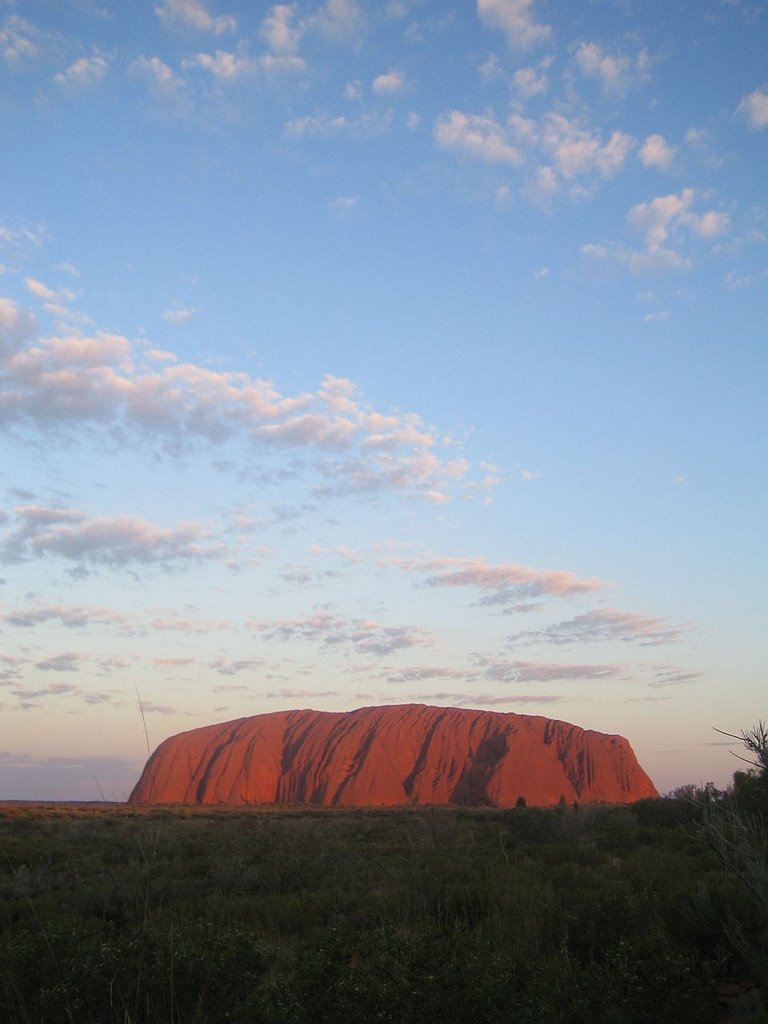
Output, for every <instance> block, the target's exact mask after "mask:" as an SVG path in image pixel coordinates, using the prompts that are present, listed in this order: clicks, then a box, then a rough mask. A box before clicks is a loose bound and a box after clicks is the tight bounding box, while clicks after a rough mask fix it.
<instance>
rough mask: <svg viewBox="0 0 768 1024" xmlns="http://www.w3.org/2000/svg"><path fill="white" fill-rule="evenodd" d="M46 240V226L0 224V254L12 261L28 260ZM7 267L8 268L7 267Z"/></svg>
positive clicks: (21, 261) (16, 262)
mask: <svg viewBox="0 0 768 1024" xmlns="http://www.w3.org/2000/svg"><path fill="white" fill-rule="evenodd" d="M44 240H45V228H43V227H38V228H37V229H34V228H28V227H24V226H19V227H11V226H10V225H8V224H0V255H2V256H3V257H4V258H5V259H8V260H11V262H12V263H14V264H18V263H23V262H25V261H27V260H28V259H29V258H30V256H31V254H32V252H33V251H34V250H35V249H38V248H39V247H40V246H41V245H42V244H43V242H44ZM6 269H7V268H6Z"/></svg>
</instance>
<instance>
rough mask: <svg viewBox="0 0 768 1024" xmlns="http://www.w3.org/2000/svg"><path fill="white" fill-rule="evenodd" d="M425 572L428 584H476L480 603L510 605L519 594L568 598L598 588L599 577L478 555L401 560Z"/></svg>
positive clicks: (440, 585) (438, 585)
mask: <svg viewBox="0 0 768 1024" xmlns="http://www.w3.org/2000/svg"><path fill="white" fill-rule="evenodd" d="M403 568H405V569H407V570H409V571H417V572H419V573H421V574H423V575H424V582H425V583H426V584H427V585H428V586H430V587H476V588H477V589H479V590H481V591H484V595H483V597H482V598H481V600H480V604H483V605H496V604H498V605H510V604H514V603H516V602H517V601H518V600H519V599H520V598H521V597H541V596H548V597H570V596H573V595H575V594H588V593H593V592H594V591H596V590H599V589H600V588H601V587H602V586H603V583H602V582H601V581H600V580H598V579H579V578H578V577H576V576H574V574H573V573H571V572H568V571H566V570H564V569H555V570H550V569H534V568H532V567H531V566H527V565H514V564H512V563H508V562H502V563H498V564H496V565H491V564H489V563H487V562H486V561H484V560H483V559H481V558H474V559H473V558H439V559H434V560H432V561H424V562H411V563H407V562H406V563H403Z"/></svg>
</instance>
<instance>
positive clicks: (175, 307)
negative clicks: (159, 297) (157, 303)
mask: <svg viewBox="0 0 768 1024" xmlns="http://www.w3.org/2000/svg"><path fill="white" fill-rule="evenodd" d="M199 312H200V311H199V309H198V308H197V307H196V306H185V305H183V304H182V303H181V302H174V303H173V304H172V305H171V306H169V308H168V309H166V310H163V312H162V313H161V314H160V316H161V317H162V318H163V320H167V321H168V322H169V323H172V324H185V323H187V321H188V320H191V319H192V317H193V316H195V314H196V313H199Z"/></svg>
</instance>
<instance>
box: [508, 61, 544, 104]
mask: <svg viewBox="0 0 768 1024" xmlns="http://www.w3.org/2000/svg"><path fill="white" fill-rule="evenodd" d="M551 63H552V61H551V60H549V59H546V60H543V61H540V62H539V63H538V64H537V65H536V67H529V68H518V69H517V71H515V73H514V74H513V75H512V85H513V88H514V89H515V91H516V92H517V93H519V95H520V96H522V97H523V98H524V99H530V98H531V97H532V96H538V95H540V94H541V93H544V92H546V91H547V89H548V88H549V79H548V77H547V75H546V69H547V68H548V67H549V66H550V64H551Z"/></svg>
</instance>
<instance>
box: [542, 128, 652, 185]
mask: <svg viewBox="0 0 768 1024" xmlns="http://www.w3.org/2000/svg"><path fill="white" fill-rule="evenodd" d="M540 133H541V146H542V148H543V149H544V150H545V151H547V152H549V153H551V155H552V157H553V158H554V161H555V166H556V168H557V169H558V170H559V172H560V174H561V175H562V176H563V177H564V178H573V177H575V176H576V175H580V174H588V173H597V174H599V175H600V177H601V178H611V177H613V175H615V174H616V173H617V171H619V170H620V169H621V167H622V166H623V164H624V161H625V160H626V158H627V156H628V154H629V153H630V151H631V150H632V147H633V146H634V139H633V138H632V137H631V136H630V135H627V134H626V133H624V132H619V131H615V132H613V133H612V134H611V136H610V138H609V139H608V140H607V141H603V140H602V138H601V136H600V134H599V132H597V131H596V130H590V129H588V128H584V127H583V126H581V125H580V124H579V123H578V122H577V121H575V120H574V119H571V120H569V119H568V118H567V117H565V115H563V114H559V113H555V112H550V113H548V114H547V115H546V116H545V118H544V123H543V125H542V126H541V128H540Z"/></svg>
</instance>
